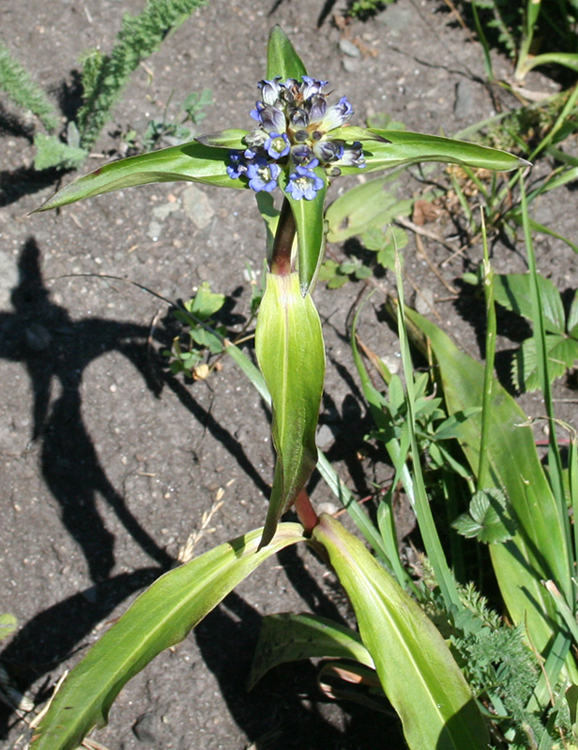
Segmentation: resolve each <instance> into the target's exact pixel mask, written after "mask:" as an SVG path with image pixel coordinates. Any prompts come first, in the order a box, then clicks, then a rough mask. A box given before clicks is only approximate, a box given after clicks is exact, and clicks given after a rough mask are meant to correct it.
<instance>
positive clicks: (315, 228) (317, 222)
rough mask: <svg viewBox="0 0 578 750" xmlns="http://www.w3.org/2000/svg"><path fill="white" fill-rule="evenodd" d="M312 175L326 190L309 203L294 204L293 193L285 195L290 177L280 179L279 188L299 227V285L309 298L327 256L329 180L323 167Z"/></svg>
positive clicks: (317, 193)
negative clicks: (326, 203) (326, 215)
mask: <svg viewBox="0 0 578 750" xmlns="http://www.w3.org/2000/svg"><path fill="white" fill-rule="evenodd" d="M313 171H314V172H315V174H316V175H317V177H320V178H321V179H322V180H323V188H322V189H321V190H318V191H317V192H316V194H315V197H314V198H313V200H310V201H308V200H305V199H304V198H301V200H295V199H294V198H293V197H292V196H291V194H290V193H287V192H285V188H286V187H287V183H288V181H289V178H288V175H287V174H286V173H285V172H282V173H281V175H280V177H279V185H280V187H281V189H282V190H283V192H284V194H285V196H286V198H287V200H288V201H289V204H290V206H291V211H292V212H293V216H294V218H295V224H296V225H297V241H298V243H299V250H298V252H299V281H300V283H301V293H302V294H306V293H307V292H308V291H309V290H310V289H311V288H312V287H313V286H315V282H316V280H317V276H318V274H319V268H320V267H321V263H322V261H323V254H324V252H325V230H324V224H323V209H324V204H325V194H326V192H327V176H326V174H325V170H323V169H321V167H317V168H316V169H314V170H313Z"/></svg>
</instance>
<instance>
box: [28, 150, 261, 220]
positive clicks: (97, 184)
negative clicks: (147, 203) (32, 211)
mask: <svg viewBox="0 0 578 750" xmlns="http://www.w3.org/2000/svg"><path fill="white" fill-rule="evenodd" d="M228 163H229V151H228V150H227V149H224V148H211V147H209V146H203V145H202V144H201V143H196V142H194V141H193V142H191V143H183V144H182V145H181V146H172V147H171V148H164V149H161V150H160V151H153V152H152V153H150V154H142V155H141V156H130V157H129V158H128V159H121V160H120V161H113V162H111V163H110V164H105V165H104V166H102V167H99V169H96V170H95V171H94V172H91V173H90V174H87V175H84V176H83V177H78V178H77V179H76V180H73V181H72V182H71V183H69V184H68V185H66V186H65V187H63V188H62V190H59V191H58V192H57V193H56V195H53V196H52V198H49V199H48V200H47V201H46V203H45V204H44V205H43V206H41V207H40V208H39V209H37V211H48V209H50V208H58V207H59V206H66V205H67V204H68V203H75V202H76V201H79V200H82V199H83V198H92V197H94V196H95V195H100V194H101V193H110V192H112V191H113V190H121V189H122V188H127V187H133V186H135V185H147V184H148V183H151V182H177V181H179V180H184V181H187V182H204V183H206V184H207V185H217V186H219V187H231V188H245V187H247V186H246V184H244V183H243V181H242V180H232V179H231V178H230V177H229V175H228V174H227V165H228Z"/></svg>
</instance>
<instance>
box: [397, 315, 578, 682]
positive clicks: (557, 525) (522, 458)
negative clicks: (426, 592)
mask: <svg viewBox="0 0 578 750" xmlns="http://www.w3.org/2000/svg"><path fill="white" fill-rule="evenodd" d="M406 315H407V317H408V319H409V321H410V322H411V323H412V324H413V325H415V326H417V328H418V329H419V330H421V331H422V332H423V333H424V334H425V335H426V336H427V337H428V339H429V341H430V344H431V348H432V350H433V353H434V356H435V358H436V361H437V363H438V365H437V367H438V371H439V375H440V378H441V383H442V386H443V392H444V398H445V401H446V405H447V408H448V413H449V414H455V413H457V412H461V411H464V410H465V409H468V408H469V407H472V406H480V405H481V404H482V394H483V383H484V368H483V366H482V365H481V364H480V363H479V362H476V361H475V360H473V359H472V358H471V357H469V356H468V355H467V354H465V353H464V352H461V351H460V350H459V349H458V348H457V347H456V346H455V344H454V343H453V342H452V341H451V340H450V339H449V338H448V336H446V334H445V333H443V332H442V331H441V330H440V329H439V328H437V326H435V325H434V324H433V323H431V322H430V321H428V320H426V319H425V318H423V317H422V316H421V315H418V313H416V312H414V311H413V310H410V309H407V308H406ZM408 330H410V331H411V330H412V329H411V327H409V328H408ZM492 394H493V395H492V402H491V411H490V414H489V417H488V418H489V420H490V429H489V439H488V444H487V457H488V471H487V472H486V476H484V477H482V482H483V485H484V488H486V487H487V488H490V487H496V488H498V489H501V490H503V491H504V492H505V494H506V496H507V498H508V503H509V511H510V513H511V515H512V518H513V519H514V521H515V522H516V524H517V527H516V530H515V533H514V535H513V537H512V539H510V540H508V541H505V542H504V543H500V544H490V547H489V549H490V555H491V558H492V564H493V567H494V571H495V573H496V578H497V579H498V585H499V587H500V591H501V593H502V597H503V599H504V602H505V604H506V607H507V608H508V612H509V613H510V617H511V618H512V621H513V622H514V624H515V625H518V624H522V625H524V626H526V627H527V629H528V635H529V638H530V640H531V642H532V644H533V646H534V647H535V648H536V649H537V650H538V651H540V652H543V651H544V650H545V649H546V648H547V647H548V645H549V644H551V642H552V638H553V636H554V635H555V632H556V627H560V619H559V617H558V614H557V612H556V610H555V607H554V606H553V604H552V602H551V601H550V598H549V597H548V596H547V595H546V592H545V590H544V587H543V586H542V585H541V583H540V581H541V580H548V579H552V580H554V581H555V582H556V585H557V586H558V587H559V588H560V589H561V590H562V591H564V592H571V582H570V580H569V575H568V571H569V569H570V567H569V565H568V554H569V550H568V547H567V543H566V536H565V531H564V527H563V523H562V519H561V518H560V517H559V514H558V506H557V504H556V500H555V498H554V495H553V493H552V490H551V488H550V485H549V484H548V481H547V479H546V476H545V474H544V470H543V469H542V465H541V464H540V459H539V457H538V453H537V451H536V446H535V443H534V436H533V433H532V428H531V427H530V426H529V424H528V421H527V418H526V415H525V414H524V412H523V411H522V410H521V408H520V407H519V406H518V404H517V403H516V402H515V401H514V399H513V398H512V397H511V396H510V395H509V394H508V393H507V392H506V391H505V390H504V388H502V386H501V385H500V384H499V382H498V381H497V380H495V381H494V383H493V385H492ZM481 429H482V416H481V414H477V415H476V414H472V415H471V416H470V418H469V419H467V420H465V421H464V422H462V423H461V424H460V426H459V441H460V444H461V446H462V449H463V450H464V453H465V455H466V457H467V459H468V462H469V464H470V467H471V469H472V471H473V472H474V475H477V473H478V462H479V450H480V440H481ZM567 663H568V666H569V667H570V669H571V670H572V672H571V673H573V674H575V672H574V670H575V667H574V666H573V657H572V656H569V657H568V662H567Z"/></svg>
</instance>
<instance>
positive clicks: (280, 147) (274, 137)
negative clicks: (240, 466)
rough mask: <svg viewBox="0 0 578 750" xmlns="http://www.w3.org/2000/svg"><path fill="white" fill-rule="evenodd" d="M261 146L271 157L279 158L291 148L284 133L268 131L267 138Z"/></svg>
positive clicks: (285, 154)
mask: <svg viewBox="0 0 578 750" xmlns="http://www.w3.org/2000/svg"><path fill="white" fill-rule="evenodd" d="M263 148H264V149H265V151H266V152H267V153H268V154H269V156H270V157H271V158H272V159H281V158H282V157H283V156H287V154H288V153H289V150H290V149H291V144H290V143H289V138H288V137H287V134H286V133H275V132H274V131H273V132H272V133H269V138H267V140H266V141H265V143H264V144H263Z"/></svg>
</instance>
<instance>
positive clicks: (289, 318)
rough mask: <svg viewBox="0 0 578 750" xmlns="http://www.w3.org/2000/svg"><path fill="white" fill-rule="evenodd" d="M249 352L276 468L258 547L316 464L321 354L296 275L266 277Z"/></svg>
mask: <svg viewBox="0 0 578 750" xmlns="http://www.w3.org/2000/svg"><path fill="white" fill-rule="evenodd" d="M255 352H256V354H257V360H258V362H259V367H260V368H261V371H262V373H263V377H264V378H265V382H266V383H267V388H268V390H269V393H270V394H271V399H272V403H273V425H272V435H273V443H274V445H275V450H276V452H277V463H276V465H275V477H274V480H273V489H272V490H271V499H270V501H269V510H268V513H267V521H266V523H265V531H264V533H263V540H262V542H261V543H262V544H263V545H265V544H268V542H269V540H270V539H271V538H272V536H273V534H274V533H275V527H276V525H277V522H278V520H279V518H280V517H281V516H282V515H283V513H285V511H287V510H288V509H289V508H290V507H291V505H292V504H293V503H294V502H295V499H296V498H297V495H298V494H299V493H300V492H301V490H302V489H303V487H304V486H305V483H306V482H307V480H308V479H309V477H310V476H311V472H312V471H313V469H314V468H315V464H316V463H317V446H316V445H315V430H316V427H317V419H318V415H319V406H320V403H321V395H322V393H323V381H324V378H325V349H324V345H323V333H322V331H321V322H320V320H319V315H318V313H317V310H316V309H315V305H314V304H313V300H312V299H311V296H310V295H309V294H307V295H306V296H305V297H303V295H302V294H301V289H300V284H299V275H298V274H297V273H292V274H289V275H287V276H277V275H273V274H267V288H266V290H265V295H264V297H263V301H262V302H261V308H260V310H259V316H258V318H257V329H256V331H255Z"/></svg>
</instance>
